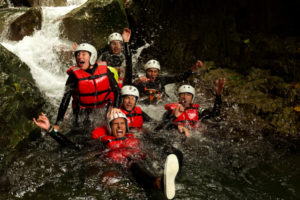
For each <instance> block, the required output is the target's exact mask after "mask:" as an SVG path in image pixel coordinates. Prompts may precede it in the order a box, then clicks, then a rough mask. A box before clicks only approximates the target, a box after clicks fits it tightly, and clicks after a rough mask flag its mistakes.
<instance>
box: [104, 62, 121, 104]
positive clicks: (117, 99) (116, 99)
mask: <svg viewBox="0 0 300 200" xmlns="http://www.w3.org/2000/svg"><path fill="white" fill-rule="evenodd" d="M107 76H108V80H109V84H110V87H111V90H112V92H113V93H114V103H113V107H114V108H119V107H120V104H121V91H120V88H119V85H118V83H117V81H116V79H115V78H114V74H113V73H112V72H111V71H110V70H109V69H108V68H107Z"/></svg>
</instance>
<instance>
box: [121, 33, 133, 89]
mask: <svg viewBox="0 0 300 200" xmlns="http://www.w3.org/2000/svg"><path fill="white" fill-rule="evenodd" d="M130 36H131V30H130V29H129V28H124V30H123V34H122V37H123V40H124V49H125V60H126V68H125V77H124V81H123V85H132V59H131V51H130V48H129V40H130Z"/></svg>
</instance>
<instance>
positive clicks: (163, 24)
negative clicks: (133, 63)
mask: <svg viewBox="0 0 300 200" xmlns="http://www.w3.org/2000/svg"><path fill="white" fill-rule="evenodd" d="M299 11H300V2H298V1H287V2H286V1H279V0H275V1H271V0H267V1H258V0H254V1H250V0H244V1H237V0H231V1H219V2H218V1H203V0H199V1H184V0H165V1H162V0H151V1H149V0H142V1H133V2H132V4H131V5H130V6H129V7H128V8H127V14H128V19H129V23H130V25H131V28H132V29H133V31H134V36H133V38H136V41H135V43H136V45H137V46H139V45H141V44H143V41H144V40H146V41H147V42H149V43H150V42H151V41H153V42H154V44H153V45H152V46H151V47H150V48H148V49H146V50H145V51H144V52H143V54H142V57H143V58H142V61H141V62H146V61H147V60H148V59H151V58H156V59H158V60H160V62H161V64H162V66H164V67H165V68H168V70H172V71H174V72H175V71H177V70H178V69H179V70H183V69H185V68H186V67H187V66H190V65H191V64H192V63H194V62H195V60H196V59H202V60H206V61H207V60H214V61H215V62H216V64H217V65H218V66H221V67H230V68H234V69H235V70H238V71H240V72H243V73H247V72H248V71H249V70H248V69H249V68H251V67H253V66H254V67H263V68H266V69H271V70H272V71H273V72H274V74H278V75H281V76H283V78H285V79H286V80H288V81H294V80H299V78H300V77H299V76H297V75H295V74H294V73H295V70H296V69H299V68H300V66H299V65H298V64H297V63H298V61H299V57H300V56H299V55H300V52H299V49H298V48H299V43H300V39H299V36H300V28H299V27H300V26H299V20H298V18H299V15H300V14H299V13H300V12H299Z"/></svg>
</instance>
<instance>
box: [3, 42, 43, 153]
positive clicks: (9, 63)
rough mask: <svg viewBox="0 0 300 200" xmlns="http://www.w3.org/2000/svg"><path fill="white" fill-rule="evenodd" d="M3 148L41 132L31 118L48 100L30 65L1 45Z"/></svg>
mask: <svg viewBox="0 0 300 200" xmlns="http://www.w3.org/2000/svg"><path fill="white" fill-rule="evenodd" d="M0 50H1V51H0V52H1V53H0V58H1V59H0V104H1V108H0V127H1V132H0V141H1V142H0V149H1V152H2V151H5V150H6V149H12V148H14V147H15V146H16V145H17V144H18V143H19V142H20V141H22V140H23V139H24V138H27V137H28V135H30V134H31V133H33V132H40V129H39V128H37V127H36V126H35V125H34V124H33V123H32V118H33V117H35V116H36V115H37V113H39V112H41V110H42V107H43V105H44V104H45V100H44V98H43V95H42V94H41V92H40V91H39V89H38V88H37V87H36V86H35V82H34V80H33V78H32V76H31V73H30V69H29V68H28V66H27V65H26V64H25V63H23V62H21V61H20V59H19V58H18V57H17V56H16V55H14V54H12V53H11V52H9V51H8V50H7V49H5V48H4V47H3V46H2V45H0Z"/></svg>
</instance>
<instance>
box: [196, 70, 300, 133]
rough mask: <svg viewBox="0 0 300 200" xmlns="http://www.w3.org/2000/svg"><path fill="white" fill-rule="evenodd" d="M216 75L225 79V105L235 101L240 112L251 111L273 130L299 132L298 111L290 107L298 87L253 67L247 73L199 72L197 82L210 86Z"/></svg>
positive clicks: (294, 102)
mask: <svg viewBox="0 0 300 200" xmlns="http://www.w3.org/2000/svg"><path fill="white" fill-rule="evenodd" d="M220 77H225V78H226V79H227V81H226V86H225V90H224V93H223V101H224V103H225V105H229V106H232V105H235V104H236V105H238V106H239V108H241V109H242V110H243V112H245V113H252V114H254V116H256V117H259V118H260V119H262V120H264V121H265V126H266V127H268V128H270V127H271V128H272V129H273V132H274V133H280V134H282V135H299V133H300V132H299V130H300V126H299V123H298V120H299V113H297V112H296V111H295V110H294V105H295V104H297V103H299V102H298V101H299V99H298V95H299V94H298V92H299V89H297V88H295V87H293V86H292V85H291V84H290V83H286V82H285V81H284V80H283V79H282V78H280V77H277V76H272V75H271V74H270V72H269V70H262V69H257V68H253V69H251V71H250V72H249V75H248V76H245V75H242V74H239V73H237V72H236V71H234V70H230V69H221V68H218V69H213V70H210V71H206V73H204V74H203V75H202V81H203V82H202V83H201V84H202V85H203V84H204V85H206V86H205V88H208V87H207V85H210V87H211V88H212V87H213V81H212V80H217V79H218V78H220ZM198 86H199V87H198ZM198 86H197V88H203V86H201V85H198Z"/></svg>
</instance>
